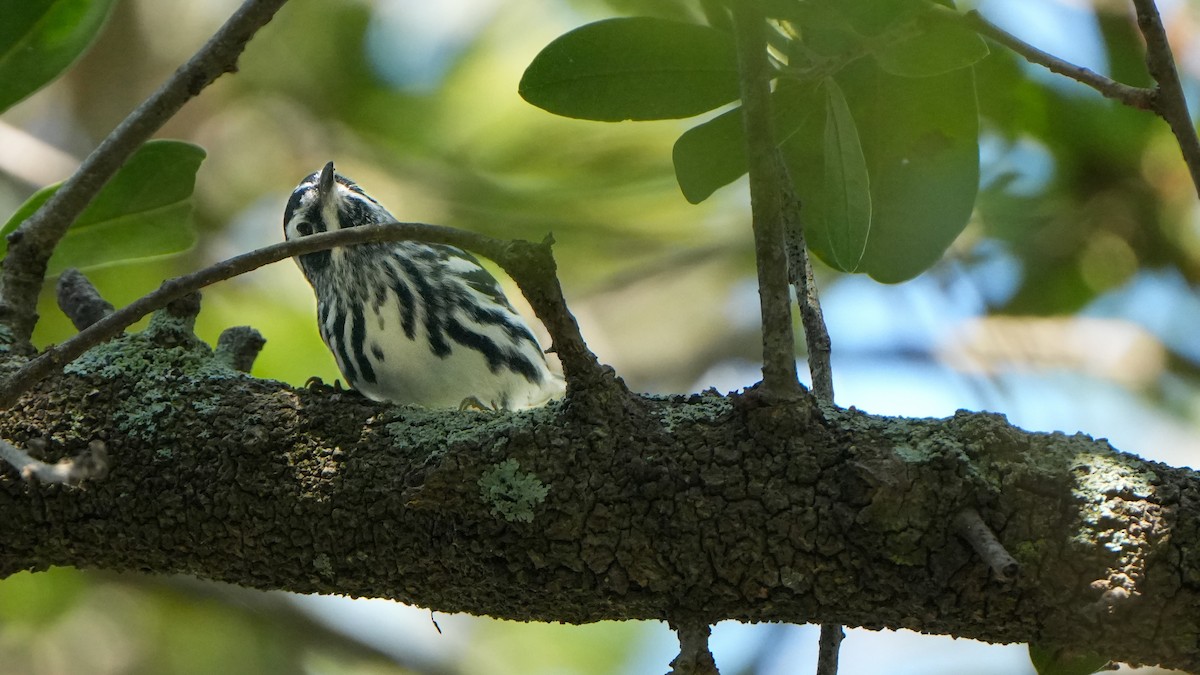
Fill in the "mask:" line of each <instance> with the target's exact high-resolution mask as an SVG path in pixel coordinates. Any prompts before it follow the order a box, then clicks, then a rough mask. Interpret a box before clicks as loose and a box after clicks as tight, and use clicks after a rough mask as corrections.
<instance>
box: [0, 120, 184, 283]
mask: <svg viewBox="0 0 1200 675" xmlns="http://www.w3.org/2000/svg"><path fill="white" fill-rule="evenodd" d="M204 156H205V153H204V149H203V148H200V147H199V146H195V145H192V144H190V143H184V142H182V141H167V140H159V141H150V142H148V143H146V144H145V145H143V146H142V147H141V148H139V149H138V151H137V152H135V153H134V154H133V156H132V157H130V158H129V161H128V162H126V163H125V165H124V166H123V167H121V170H120V171H118V172H117V175H116V176H114V177H113V179H112V180H111V181H109V183H108V184H107V185H105V186H104V189H103V190H101V191H100V194H99V195H97V196H96V199H95V200H93V201H92V203H91V205H90V206H88V208H87V209H86V210H84V212H83V213H82V214H81V215H80V216H79V218H78V219H77V220H76V221H75V223H74V224H73V225H72V226H71V229H69V230H67V234H66V236H64V237H63V238H62V240H61V241H59V244H58V247H57V248H55V249H54V255H53V256H51V258H50V269H49V273H50V274H58V273H59V272H62V271H63V270H64V269H67V268H68V267H79V268H85V267H95V266H97V265H104V264H109V263H114V262H120V261H123V260H132V259H136V258H145V257H148V256H155V255H165V254H167V253H177V252H179V251H183V250H185V249H187V248H190V247H191V246H192V244H194V243H195V239H196V235H195V232H194V231H193V229H192V226H191V213H192V202H191V196H192V190H193V188H194V187H195V183H196V170H197V169H199V168H200V162H202V161H203V160H204ZM58 187H59V186H58V185H51V186H50V187H47V188H43V189H42V190H39V191H38V192H37V193H35V194H34V195H33V196H32V197H30V198H29V199H28V200H27V201H26V202H25V203H24V204H22V205H21V206H20V208H18V209H17V212H16V213H14V214H13V215H12V217H11V218H9V220H8V222H7V223H5V225H4V228H3V229H0V255H3V254H4V252H5V250H6V247H7V241H6V239H5V237H6V236H7V235H8V233H10V232H12V231H13V230H15V229H17V227H18V226H20V224H21V223H22V222H24V221H25V219H27V218H29V216H31V215H33V213H34V212H35V211H37V209H38V208H39V207H40V206H41V205H42V204H44V203H45V202H46V200H47V199H49V198H50V196H51V195H52V194H54V192H55V191H57V190H58Z"/></svg>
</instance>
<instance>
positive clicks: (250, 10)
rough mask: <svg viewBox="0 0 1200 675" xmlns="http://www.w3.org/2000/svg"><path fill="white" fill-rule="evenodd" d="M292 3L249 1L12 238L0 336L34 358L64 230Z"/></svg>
mask: <svg viewBox="0 0 1200 675" xmlns="http://www.w3.org/2000/svg"><path fill="white" fill-rule="evenodd" d="M286 1H287V0H246V2H245V3H244V4H243V5H242V6H241V7H240V8H239V9H238V10H237V11H236V12H235V13H234V14H233V16H231V17H230V18H229V20H228V21H226V22H225V24H224V25H223V26H221V28H220V30H218V31H217V32H216V34H214V35H213V36H212V38H211V39H209V41H208V42H207V43H205V45H204V46H203V47H201V48H200V50H199V51H197V52H196V54H195V55H194V56H193V57H192V58H191V59H189V60H188V62H187V63H185V64H184V65H183V66H181V67H180V68H179V70H177V71H175V73H174V74H173V75H172V76H171V78H170V79H169V80H167V81H166V82H165V83H164V84H163V85H162V86H161V87H159V89H158V91H156V92H154V94H152V95H151V96H150V98H148V99H146V101H145V102H143V103H142V104H141V105H139V106H138V107H137V109H136V110H134V111H133V112H132V113H131V114H130V115H129V116H128V117H126V118H125V120H124V121H122V122H121V124H120V125H118V126H117V128H116V129H114V130H113V131H112V133H110V134H109V135H108V137H107V138H105V139H104V141H103V142H101V143H100V145H99V146H98V147H97V148H96V149H95V150H94V151H92V154H90V155H88V157H87V159H85V160H84V161H83V164H82V165H81V166H80V167H79V169H78V170H77V171H76V172H75V174H74V175H72V176H71V177H70V178H68V179H67V180H66V181H65V182H64V183H63V184H62V187H60V188H59V189H58V191H57V192H55V193H54V195H53V196H52V197H50V199H49V200H47V201H46V203H45V204H43V205H42V207H41V208H40V209H38V210H37V212H35V213H34V214H33V215H32V216H30V217H29V219H28V220H26V221H25V222H24V223H23V224H22V225H21V227H20V228H19V229H17V230H16V231H15V232H13V233H12V234H11V235H9V239H8V242H9V247H8V254H7V255H6V256H5V258H4V260H3V270H2V271H0V329H6V330H0V333H6V334H7V335H6V336H5V338H6V340H8V341H11V346H13V347H15V348H16V349H18V350H20V351H26V352H32V347H31V345H30V343H29V338H30V336H31V335H32V334H33V327H34V325H35V324H36V323H37V299H38V294H39V293H40V292H41V290H42V283H43V282H44V281H45V278H46V263H47V262H48V261H49V260H50V255H51V254H52V253H53V252H54V248H55V246H57V245H58V241H59V239H62V237H63V235H64V234H65V233H66V231H67V228H69V227H70V226H71V223H73V222H75V219H76V218H78V217H79V214H81V213H83V210H84V209H85V208H87V205H88V204H89V203H91V201H92V199H93V198H95V196H96V195H97V194H99V192H100V189H101V188H103V187H104V185H105V183H107V182H108V181H109V179H111V178H112V177H113V175H114V174H116V172H117V170H118V169H119V168H121V165H122V164H124V163H125V160H126V159H128V158H129V156H130V155H132V154H133V152H134V151H135V150H137V149H138V147H140V146H141V145H142V143H144V142H146V141H147V140H148V139H149V138H150V136H151V135H153V134H154V132H155V131H157V130H158V129H159V128H160V127H161V126H162V125H163V124H164V123H165V122H166V121H167V120H169V119H171V118H172V117H173V116H174V115H175V113H177V112H179V109H180V108H182V107H183V105H184V104H185V103H187V102H188V101H189V100H191V99H192V98H193V97H195V96H197V95H198V94H199V93H200V92H201V91H202V90H203V89H204V88H205V87H207V86H208V85H209V84H211V83H212V82H213V81H214V80H216V79H217V78H218V77H220V76H221V75H222V74H224V73H227V72H233V71H234V70H235V69H236V68H237V60H238V57H239V56H240V55H241V53H242V50H243V49H245V47H246V43H247V42H249V41H250V38H252V37H253V36H254V34H255V33H256V32H258V29H259V28H262V27H263V26H264V25H266V24H267V22H269V21H270V20H271V18H272V17H273V16H274V15H275V12H277V11H278V10H279V8H280V7H282V6H283V4H284V3H285V2H286Z"/></svg>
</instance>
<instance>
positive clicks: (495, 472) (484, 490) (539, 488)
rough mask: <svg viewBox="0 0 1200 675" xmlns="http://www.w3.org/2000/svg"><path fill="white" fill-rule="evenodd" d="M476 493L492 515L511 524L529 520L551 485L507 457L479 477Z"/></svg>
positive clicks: (531, 519) (528, 521)
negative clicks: (488, 507)
mask: <svg viewBox="0 0 1200 675" xmlns="http://www.w3.org/2000/svg"><path fill="white" fill-rule="evenodd" d="M479 493H480V496H481V497H482V498H483V502H484V503H485V504H487V505H488V506H490V507H491V508H492V515H495V516H498V517H501V518H503V519H505V520H507V521H508V522H510V523H515V522H521V523H530V522H533V509H534V507H536V506H537V505H538V504H541V503H542V502H543V501H545V500H546V495H547V494H549V493H550V487H549V486H548V485H545V484H544V483H542V481H540V480H538V477H537V476H535V475H533V474H532V473H529V472H525V471H521V463H520V462H518V461H517V460H515V459H511V458H510V459H506V460H504V461H503V462H500V463H499V464H496V465H495V466H493V467H492V468H491V469H489V470H487V471H485V472H484V473H483V475H482V476H480V477H479Z"/></svg>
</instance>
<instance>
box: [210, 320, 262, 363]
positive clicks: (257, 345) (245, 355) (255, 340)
mask: <svg viewBox="0 0 1200 675" xmlns="http://www.w3.org/2000/svg"><path fill="white" fill-rule="evenodd" d="M265 344H267V339H266V338H265V337H263V334H262V333H260V332H258V331H256V330H254V329H253V328H251V327H250V326H234V327H232V328H226V329H225V330H223V331H221V335H220V337H218V338H217V348H216V350H215V352H214V354H213V356H215V357H216V358H217V359H218V360H220V361H223V362H225V363H226V364H227V365H228V366H229V367H230V368H233V369H234V370H237V371H241V372H243V373H248V372H250V369H251V368H253V367H254V359H256V358H258V353H259V352H261V351H262V348H263V345H265Z"/></svg>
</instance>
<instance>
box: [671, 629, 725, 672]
mask: <svg viewBox="0 0 1200 675" xmlns="http://www.w3.org/2000/svg"><path fill="white" fill-rule="evenodd" d="M673 628H674V629H675V634H676V635H678V636H679V656H676V657H675V660H673V661H671V672H670V673H669V674H668V675H720V673H719V671H718V670H717V663H716V661H714V660H713V656H712V652H710V651H709V650H708V636H709V634H710V632H711V629H710V628H709V627H708V626H695V625H687V626H673Z"/></svg>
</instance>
